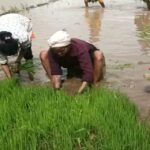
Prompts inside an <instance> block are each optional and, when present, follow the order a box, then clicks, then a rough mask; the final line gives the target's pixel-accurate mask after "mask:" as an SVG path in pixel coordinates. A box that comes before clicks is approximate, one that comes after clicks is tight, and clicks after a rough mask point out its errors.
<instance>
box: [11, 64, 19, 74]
mask: <svg viewBox="0 0 150 150" xmlns="http://www.w3.org/2000/svg"><path fill="white" fill-rule="evenodd" d="M10 69H11V71H12V73H18V74H20V63H18V62H14V63H12V64H10Z"/></svg>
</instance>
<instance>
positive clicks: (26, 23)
mask: <svg viewBox="0 0 150 150" xmlns="http://www.w3.org/2000/svg"><path fill="white" fill-rule="evenodd" d="M32 35H33V34H32V23H31V20H30V19H28V18H27V17H25V16H22V15H20V14H14V13H11V14H6V15H2V16H1V17H0V64H1V67H2V70H3V71H4V73H5V74H6V76H7V78H12V71H11V69H10V66H9V63H8V57H7V56H13V55H17V58H16V61H15V63H16V67H17V68H19V64H20V63H21V59H22V58H23V57H24V58H25V59H26V60H29V59H32V58H33V54H32V50H31V40H32ZM16 72H19V70H18V69H16Z"/></svg>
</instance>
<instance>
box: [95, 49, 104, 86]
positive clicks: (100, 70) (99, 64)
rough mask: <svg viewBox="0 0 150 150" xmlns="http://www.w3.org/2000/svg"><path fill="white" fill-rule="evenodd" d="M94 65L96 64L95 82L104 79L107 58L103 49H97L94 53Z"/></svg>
mask: <svg viewBox="0 0 150 150" xmlns="http://www.w3.org/2000/svg"><path fill="white" fill-rule="evenodd" d="M93 58H94V59H93V65H94V81H93V82H94V84H96V83H97V82H98V81H100V80H101V79H103V77H104V73H105V72H104V68H105V58H104V55H103V53H102V52H101V51H99V50H96V51H94V53H93Z"/></svg>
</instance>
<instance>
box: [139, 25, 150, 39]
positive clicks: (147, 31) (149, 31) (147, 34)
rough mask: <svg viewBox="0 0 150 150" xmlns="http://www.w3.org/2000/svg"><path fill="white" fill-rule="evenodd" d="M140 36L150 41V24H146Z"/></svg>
mask: <svg viewBox="0 0 150 150" xmlns="http://www.w3.org/2000/svg"><path fill="white" fill-rule="evenodd" d="M140 37H142V38H143V39H145V40H146V41H148V42H150V25H147V26H145V28H144V29H143V31H141V32H140Z"/></svg>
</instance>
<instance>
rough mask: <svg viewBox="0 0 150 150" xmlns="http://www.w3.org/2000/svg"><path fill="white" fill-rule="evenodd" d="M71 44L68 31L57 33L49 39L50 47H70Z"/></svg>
mask: <svg viewBox="0 0 150 150" xmlns="http://www.w3.org/2000/svg"><path fill="white" fill-rule="evenodd" d="M70 42H71V38H70V36H69V34H68V33H67V32H66V31H57V32H55V33H54V34H53V35H52V36H51V37H50V38H49V39H48V44H49V46H50V47H63V46H67V45H69V44H70Z"/></svg>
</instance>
